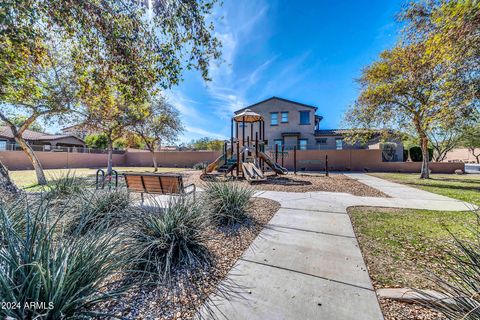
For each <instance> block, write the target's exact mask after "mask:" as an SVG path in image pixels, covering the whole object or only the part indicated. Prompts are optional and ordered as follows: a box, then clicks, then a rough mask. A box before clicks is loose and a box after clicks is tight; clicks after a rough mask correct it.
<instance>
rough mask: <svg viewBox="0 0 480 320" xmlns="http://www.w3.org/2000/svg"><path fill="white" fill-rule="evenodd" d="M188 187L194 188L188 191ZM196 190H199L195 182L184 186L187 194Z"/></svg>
mask: <svg viewBox="0 0 480 320" xmlns="http://www.w3.org/2000/svg"><path fill="white" fill-rule="evenodd" d="M187 188H192V190H191V191H188V192H187ZM196 190H197V187H195V184H193V183H191V184H187V185H186V186H184V187H183V192H185V193H186V194H190V193H195V191H196Z"/></svg>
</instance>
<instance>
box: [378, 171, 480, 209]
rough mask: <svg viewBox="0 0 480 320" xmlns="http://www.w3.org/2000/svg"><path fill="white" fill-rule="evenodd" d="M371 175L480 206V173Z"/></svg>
mask: <svg viewBox="0 0 480 320" xmlns="http://www.w3.org/2000/svg"><path fill="white" fill-rule="evenodd" d="M370 175H372V176H375V177H379V178H382V179H386V180H390V181H393V182H398V183H403V184H407V185H410V186H412V187H415V188H419V189H422V190H426V191H430V192H433V193H437V194H441V195H443V196H447V197H450V198H454V199H458V200H462V201H466V202H469V203H473V204H476V205H477V206H480V175H478V174H464V175H456V174H431V179H419V178H418V176H419V175H418V174H416V173H370Z"/></svg>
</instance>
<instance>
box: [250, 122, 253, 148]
mask: <svg viewBox="0 0 480 320" xmlns="http://www.w3.org/2000/svg"><path fill="white" fill-rule="evenodd" d="M250 141H251V142H252V144H253V123H250Z"/></svg>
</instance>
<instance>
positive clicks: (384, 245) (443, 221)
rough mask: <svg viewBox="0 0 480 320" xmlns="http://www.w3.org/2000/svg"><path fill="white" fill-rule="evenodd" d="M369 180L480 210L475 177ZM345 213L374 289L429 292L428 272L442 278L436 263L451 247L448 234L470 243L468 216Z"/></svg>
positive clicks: (385, 210)
mask: <svg viewBox="0 0 480 320" xmlns="http://www.w3.org/2000/svg"><path fill="white" fill-rule="evenodd" d="M371 175H373V176H376V177H379V178H383V179H386V180H390V181H393V182H398V183H403V184H407V185H410V186H412V187H415V188H419V189H422V190H426V191H430V192H433V193H437V194H441V195H444V196H447V197H451V198H454V199H459V200H463V201H467V202H470V203H473V204H476V205H478V206H480V176H479V175H453V174H451V175H450V174H432V175H431V179H429V180H422V179H419V178H418V174H405V173H372V174H371ZM349 214H350V216H351V218H352V223H353V225H354V228H355V233H356V235H357V237H358V240H359V242H360V247H361V249H362V253H363V255H364V257H365V260H366V262H367V265H368V267H369V272H370V275H371V277H372V280H373V282H374V284H375V286H376V287H377V288H378V287H399V286H400V287H415V288H432V287H434V286H433V284H432V283H431V282H430V281H429V280H428V273H429V272H432V271H433V272H435V273H437V274H442V269H443V268H442V267H441V266H440V265H439V264H438V261H439V259H441V260H445V259H446V255H445V253H444V251H443V248H444V246H445V245H446V244H448V243H451V242H452V236H451V235H450V234H449V231H450V232H452V233H453V234H455V235H456V236H458V237H460V238H463V239H473V234H472V232H471V231H470V230H469V229H468V226H472V225H474V224H475V223H476V216H475V214H473V213H471V212H449V211H429V210H412V209H390V208H362V207H358V208H350V209H349Z"/></svg>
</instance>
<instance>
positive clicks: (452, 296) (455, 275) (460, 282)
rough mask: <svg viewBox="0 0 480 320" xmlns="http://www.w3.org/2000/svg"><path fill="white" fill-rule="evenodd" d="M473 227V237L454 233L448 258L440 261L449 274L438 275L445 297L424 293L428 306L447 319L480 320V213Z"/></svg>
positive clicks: (436, 282)
mask: <svg viewBox="0 0 480 320" xmlns="http://www.w3.org/2000/svg"><path fill="white" fill-rule="evenodd" d="M473 214H475V215H476V217H477V220H476V224H475V225H473V226H470V227H469V231H470V232H472V234H473V238H472V239H473V240H465V239H463V238H459V237H457V236H456V235H454V234H452V233H451V235H452V239H453V244H451V245H449V246H447V248H446V250H445V252H446V257H447V259H445V260H441V261H439V263H440V264H441V265H442V266H443V270H444V271H445V276H438V275H436V276H434V277H433V279H432V280H433V281H434V283H435V284H436V285H437V286H438V287H439V288H440V293H441V296H442V297H441V298H439V297H438V296H432V295H429V294H426V293H423V292H420V294H421V295H424V296H426V298H427V299H425V300H426V301H428V302H427V303H426V304H427V306H428V307H430V308H432V309H434V310H436V311H438V312H441V313H442V314H443V316H444V317H445V318H446V319H451V320H453V319H455V320H456V319H464V320H474V319H480V215H479V212H478V211H476V212H475V211H474V212H473Z"/></svg>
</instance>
